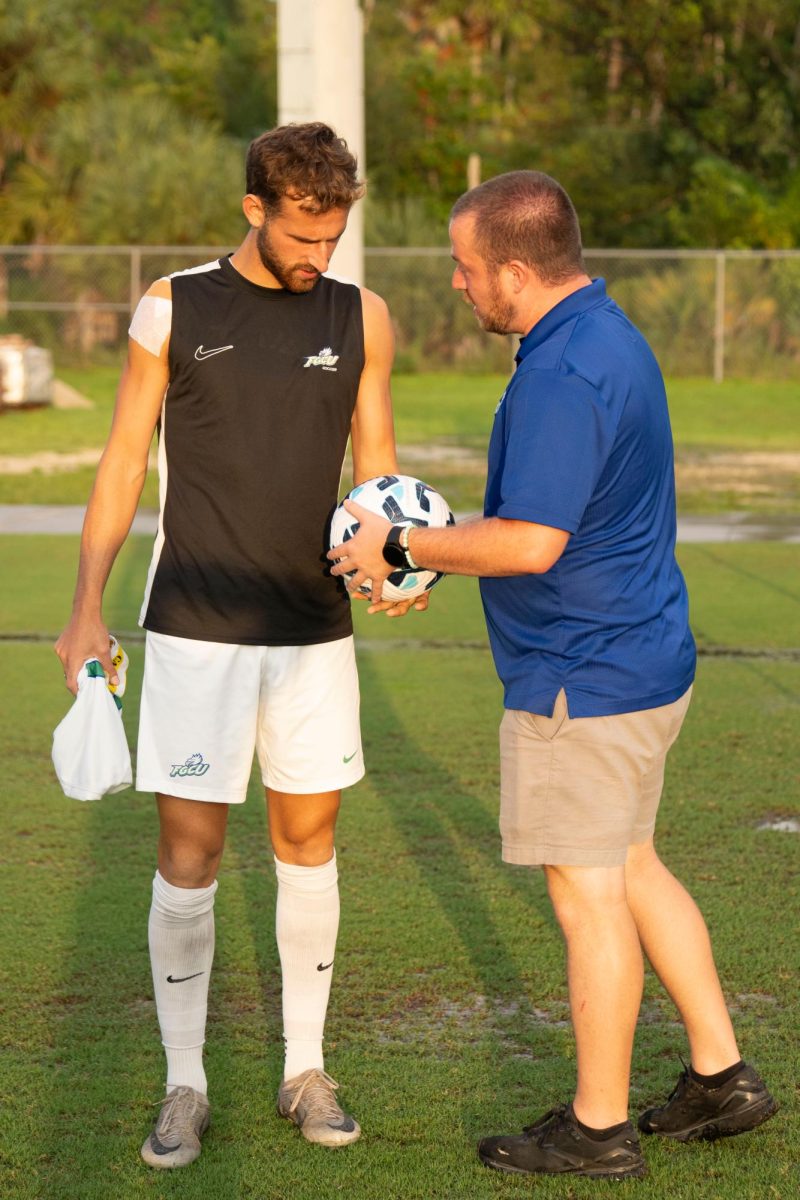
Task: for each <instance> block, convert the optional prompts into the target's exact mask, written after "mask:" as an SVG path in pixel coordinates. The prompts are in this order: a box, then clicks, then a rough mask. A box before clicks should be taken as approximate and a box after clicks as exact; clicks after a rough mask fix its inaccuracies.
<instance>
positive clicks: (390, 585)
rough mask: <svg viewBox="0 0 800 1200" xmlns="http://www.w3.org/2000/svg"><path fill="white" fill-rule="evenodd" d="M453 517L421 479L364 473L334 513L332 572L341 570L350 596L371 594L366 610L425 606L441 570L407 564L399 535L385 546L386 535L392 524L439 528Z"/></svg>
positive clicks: (396, 612) (396, 611) (393, 612)
mask: <svg viewBox="0 0 800 1200" xmlns="http://www.w3.org/2000/svg"><path fill="white" fill-rule="evenodd" d="M454 523H455V520H454V517H453V514H452V513H451V511H450V509H449V507H448V505H447V503H446V501H445V500H444V498H443V497H442V496H441V495H440V494H439V493H438V492H437V491H436V490H435V489H434V488H432V487H430V486H429V485H428V484H426V483H423V482H422V481H421V480H419V479H414V478H413V477H412V476H410V475H381V476H378V477H376V478H375V479H368V480H366V482H364V483H360V484H358V486H357V487H354V488H353V490H352V491H351V492H349V493H348V495H347V496H345V498H344V500H343V501H342V502H341V504H340V505H339V506H338V508H337V509H336V511H335V512H334V514H333V520H332V522H331V533H330V544H331V550H330V553H329V554H328V557H329V558H330V559H333V560H334V561H335V562H336V565H335V566H334V567H333V568H332V573H333V574H334V575H341V576H343V578H344V579H345V580H346V581H347V587H348V590H349V592H350V594H351V596H356V597H363V598H365V599H371V600H372V604H371V606H370V609H369V611H370V612H381V611H385V612H386V613H387V615H388V616H402V615H404V614H405V613H406V612H408V609H409V608H410V607H411V606H412V605H413V607H414V608H416V609H418V610H423V609H425V608H427V598H428V593H429V592H430V590H431V588H432V587H434V586H435V584H436V583H438V581H439V580H440V579H441V578H442V575H441V573H440V572H437V571H427V570H424V569H423V568H420V567H415V566H410V565H408V562H407V551H406V550H404V549H403V548H402V544H401V539H400V537H399V535H398V537H397V538H393V539H392V541H393V544H391V545H390V546H389V547H388V549H387V550H386V552H384V547H385V546H386V545H387V537H388V535H389V533H390V531H391V530H392V526H395V527H397V528H398V529H401V528H402V527H403V526H412V525H413V526H418V527H422V526H433V527H437V528H442V527H444V526H445V525H453V524H454ZM357 536H358V542H357V543H356V542H355V541H354V539H355V538H356V537H357ZM351 542H352V543H353V544H352V546H351V545H349V543H351ZM387 556H388V557H387Z"/></svg>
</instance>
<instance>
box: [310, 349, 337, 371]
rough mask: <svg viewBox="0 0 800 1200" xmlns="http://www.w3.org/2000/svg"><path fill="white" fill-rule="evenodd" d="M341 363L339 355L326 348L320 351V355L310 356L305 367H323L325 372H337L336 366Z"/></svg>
mask: <svg viewBox="0 0 800 1200" xmlns="http://www.w3.org/2000/svg"><path fill="white" fill-rule="evenodd" d="M338 361H339V355H338V354H334V353H333V352H332V350H331V347H330V346H326V347H325V348H324V349H323V350H320V352H319V354H309V356H308V358H307V359H306V361H305V362H304V363H303V366H304V367H322V369H323V371H335V370H336V364H337V362H338Z"/></svg>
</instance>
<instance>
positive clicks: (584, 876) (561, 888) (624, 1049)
mask: <svg viewBox="0 0 800 1200" xmlns="http://www.w3.org/2000/svg"><path fill="white" fill-rule="evenodd" d="M545 872H546V876H547V886H548V889H549V892H550V899H551V900H552V903H553V907H554V909H555V913H556V917H557V919H558V922H559V924H560V926H561V930H562V932H563V934H564V939H565V941H566V944H567V980H568V986H569V999H570V1009H571V1014H572V1024H573V1028H574V1030H575V1043H576V1051H577V1065H578V1083H577V1088H576V1092H575V1099H574V1102H573V1111H574V1113H575V1116H576V1117H577V1118H578V1120H579V1121H581V1122H583V1124H584V1125H587V1126H589V1127H590V1128H592V1129H607V1128H609V1127H610V1126H612V1125H617V1124H619V1123H620V1122H623V1121H627V1119H628V1088H629V1081H630V1064H631V1052H632V1048H633V1036H634V1030H635V1028H636V1019H637V1016H638V1013H639V1005H640V1003H641V998H642V985H643V976H644V968H643V962H642V952H641V947H640V945H639V938H638V935H637V932H636V926H635V924H634V920H633V917H632V916H631V912H630V909H629V908H628V904H627V899H626V893H625V869H624V867H562V866H558V867H556V866H547V867H545Z"/></svg>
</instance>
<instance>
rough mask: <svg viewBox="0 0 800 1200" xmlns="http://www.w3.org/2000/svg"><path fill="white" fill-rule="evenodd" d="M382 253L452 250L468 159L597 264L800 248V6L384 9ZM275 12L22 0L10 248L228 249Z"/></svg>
mask: <svg viewBox="0 0 800 1200" xmlns="http://www.w3.org/2000/svg"><path fill="white" fill-rule="evenodd" d="M363 7H364V16H365V30H366V32H365V39H366V40H365V68H366V84H365V86H366V93H367V94H366V111H367V177H368V181H369V193H368V204H367V237H368V241H370V242H372V243H373V244H398V243H406V244H414V243H420V242H428V243H441V242H442V241H443V240H444V226H443V223H444V221H445V220H446V217H447V213H448V211H449V208H450V205H451V204H452V202H453V200H454V199H455V198H456V197H457V196H458V195H459V194H460V193H461V192H462V191H463V190H464V188H465V187H466V182H467V178H466V171H467V162H468V160H469V158H470V156H471V155H472V156H478V158H477V159H476V160H475V159H474V160H473V161H477V162H479V163H480V170H481V172H482V175H483V177H484V178H485V177H488V176H489V175H492V174H496V173H497V172H499V171H505V170H513V169H517V168H521V167H535V168H537V169H540V170H544V171H547V172H549V173H551V174H553V175H555V176H556V177H557V178H558V179H560V180H561V181H562V182H563V183H564V185H565V186H566V187H567V188H568V190H569V191H570V193H571V195H572V196H573V198H574V200H575V202H576V205H577V207H578V210H579V213H580V215H581V220H582V226H583V231H584V240H585V242H586V244H587V245H591V246H595V247H603V246H607V247H611V246H622V247H635V246H645V247H647V246H677V247H683V246H687V247H691V246H700V247H707V246H719V247H767V248H785V247H793V246H797V245H798V244H800V162H799V161H798V150H799V147H798V118H799V117H800V9H799V8H798V5H797V3H796V2H795V0H670V2H669V3H664V0H635V2H634V3H631V2H630V0H627V2H624V0H581V2H578V0H396V2H395V0H364V3H363ZM275 8H276V6H275V5H274V4H265V3H264V2H263V0H170V3H168V4H163V5H162V4H157V3H155V0H115V3H114V4H113V5H97V4H95V3H91V4H90V3H87V2H86V0H6V3H5V6H4V9H3V13H2V16H0V236H2V240H3V241H5V242H51V243H56V242H67V243H81V242H85V243H100V244H108V243H118V242H120V243H127V242H134V243H136V242H140V243H149V244H157V243H162V244H163V243H178V244H192V243H230V242H233V241H235V240H237V238H238V236H239V235H240V232H241V226H242V219H241V214H240V210H239V205H238V197H239V194H240V192H241V190H242V184H243V169H242V159H243V150H244V147H245V146H246V144H247V142H248V141H249V139H250V138H252V137H253V136H255V135H256V134H258V133H259V132H261V131H262V130H263V129H265V128H268V127H269V126H270V125H273V124H274V123H275V121H276V119H277V101H276V90H277V64H276V41H277V39H276V12H275Z"/></svg>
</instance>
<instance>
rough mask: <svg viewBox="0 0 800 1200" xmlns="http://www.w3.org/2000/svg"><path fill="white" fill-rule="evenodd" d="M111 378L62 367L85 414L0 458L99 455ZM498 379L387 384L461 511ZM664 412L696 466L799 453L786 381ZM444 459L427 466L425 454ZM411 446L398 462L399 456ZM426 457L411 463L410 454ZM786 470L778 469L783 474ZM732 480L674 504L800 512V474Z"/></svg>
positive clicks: (8, 481)
mask: <svg viewBox="0 0 800 1200" xmlns="http://www.w3.org/2000/svg"><path fill="white" fill-rule="evenodd" d="M118 374H119V372H118V370H117V369H116V368H115V367H93V368H91V369H86V370H79V369H77V368H72V369H64V370H62V371H60V372H59V375H60V376H61V377H62V378H63V379H64V380H65V381H66V382H67V383H70V384H72V386H73V387H75V388H77V389H78V390H79V391H81V392H83V393H84V394H85V395H87V396H88V397H89V398H90V399H91V400H93V401H94V405H95V407H94V408H92V409H86V410H71V409H70V410H61V409H49V410H48V409H39V410H31V411H27V412H8V413H5V414H3V415H0V446H1V447H2V450H1V451H0V452H1V453H2V455H10V456H26V455H33V454H36V453H37V452H38V451H41V450H53V451H57V452H60V453H62V454H66V453H70V452H75V451H80V450H88V449H92V448H96V449H98V450H99V448H101V447H102V445H103V443H104V442H105V439H106V436H107V433H108V429H109V426H110V421H111V412H112V408H113V402H114V395H115V391H116V385H117V378H118ZM505 382H506V380H505V377H503V376H500V375H457V374H449V375H448V374H438V375H422V374H421V375H397V376H395V379H394V383H393V391H394V401H395V421H396V428H397V439H398V443H399V444H400V446H401V462H402V461H403V459H404V458H405V460H406V464H410V467H407V469H410V470H412V471H413V472H415V473H418V474H421V475H423V477H425V478H426V479H430V482H432V483H434V484H435V485H436V486H437V487H439V488H440V490H441V491H442V492H443V494H444V495H445V496H446V497H447V499H448V501H449V502H450V505H451V506H452V507H453V508H455V509H457V510H461V511H472V510H476V509H478V508H480V506H481V503H482V497H483V482H484V473H483V467H482V456H483V452H484V451H485V447H486V444H487V441H488V436H489V431H490V429H491V424H492V416H493V413H494V409H495V406H496V404H497V401H498V399H499V397H500V395H501V394H502V391H503V387H504V386H505ZM668 391H669V397H670V411H671V415H672V424H673V430H674V436H675V443H676V450H677V454H678V457H679V460H680V458H681V456H689V457H691V458H692V459H693V460H699V461H700V463H701V465H702V462H703V461H704V460H705V459H706V458H707V457H708V456H709V455H713V454H714V453H720V452H726V453H738V454H741V453H746V452H774V451H778V450H780V451H784V452H787V451H788V452H792V451H800V405H798V403H797V388H796V385H795V384H794V383H793V382H788V381H785V382H769V383H767V382H757V381H755V382H743V381H739V380H731V381H730V382H727V383H725V384H722V385H719V386H717V385H715V384H713V383H711V382H709V381H708V380H692V379H676V380H672V381H671V382H670V383H669V386H668ZM437 446H438V447H440V448H443V451H444V455H445V457H441V458H440V459H439V460H438V461H437V460H436V458H435V454H434V458H433V459H432V460H431V458H430V453H431V450H432V448H435V447H437ZM403 447H409V448H410V449H409V452H407V453H406V454H405V455H404V453H403V450H402V448H403ZM418 447H422V448H423V451H424V452H425V454H426V455H427V457H426V458H424V459H422V460H421V461H418V459H417V458H415V457H414V449H415V448H418ZM452 448H458V449H461V450H465V451H471V452H473V454H474V455H475V459H474V461H473V462H472V463H471V465H470V466H465V465H464V464H463V463H462V464H461V465H459V463H458V461H456V462H455V463H454V462H453V461H451V460H448V458H447V457H446V454H447V451H449V450H451V449H452ZM784 469H785V468H784ZM729 474H730V481H729V483H728V485H727V486H725V487H722V488H719V487H717V488H714V489H709V487H707V486H706V485H705V483H704V480H703V478H702V475H701V477H700V478H698V479H695V478H694V477H693V478H692V480H691V482H686V483H684V484H683V485H682V488H681V490H680V493H679V504H680V506H681V508H682V509H683V510H684V511H686V512H721V511H726V510H728V509H742V508H745V509H746V508H752V507H755V508H757V509H758V510H759V511H761V512H770V511H773V512H781V513H785V512H786V511H787V508H788V509H792V508H793V509H794V510H795V511H796V510H797V508H798V506H800V471H798V470H797V469H795V470H794V471H793V472H792V471H791V469H789V470H788V471H787V473H786V477H785V478H782V479H781V480H779V481H777V482H776V480H775V479H774V478H771V471H770V467H769V464H766V465H764V466H763V468H762V470H761V480H760V482H761V485H762V486H761V490H760V491H758V490H757V491H756V492H755V493H753V492H752V491H750V492H748V493H746V494H744V495H740V494H739V491H738V489H737V472H736V469H735V466H734V468H733V470H732V471H731V472H730V473H729ZM93 478H94V469H93V468H89V467H80V468H78V469H74V470H69V471H58V472H55V473H53V474H45V473H43V472H42V471H41V470H35V471H32V472H30V473H27V474H3V473H2V472H0V504H22V503H25V504H84V503H85V502H86V498H87V496H88V494H89V491H90V489H91V485H92V480H93ZM157 494H158V493H157V484H156V478H155V472H154V471H151V473H150V476H149V478H148V480H147V482H146V484H145V491H144V495H143V500H142V503H143V505H144V506H145V507H148V508H155V507H157V503H158V500H157Z"/></svg>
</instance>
